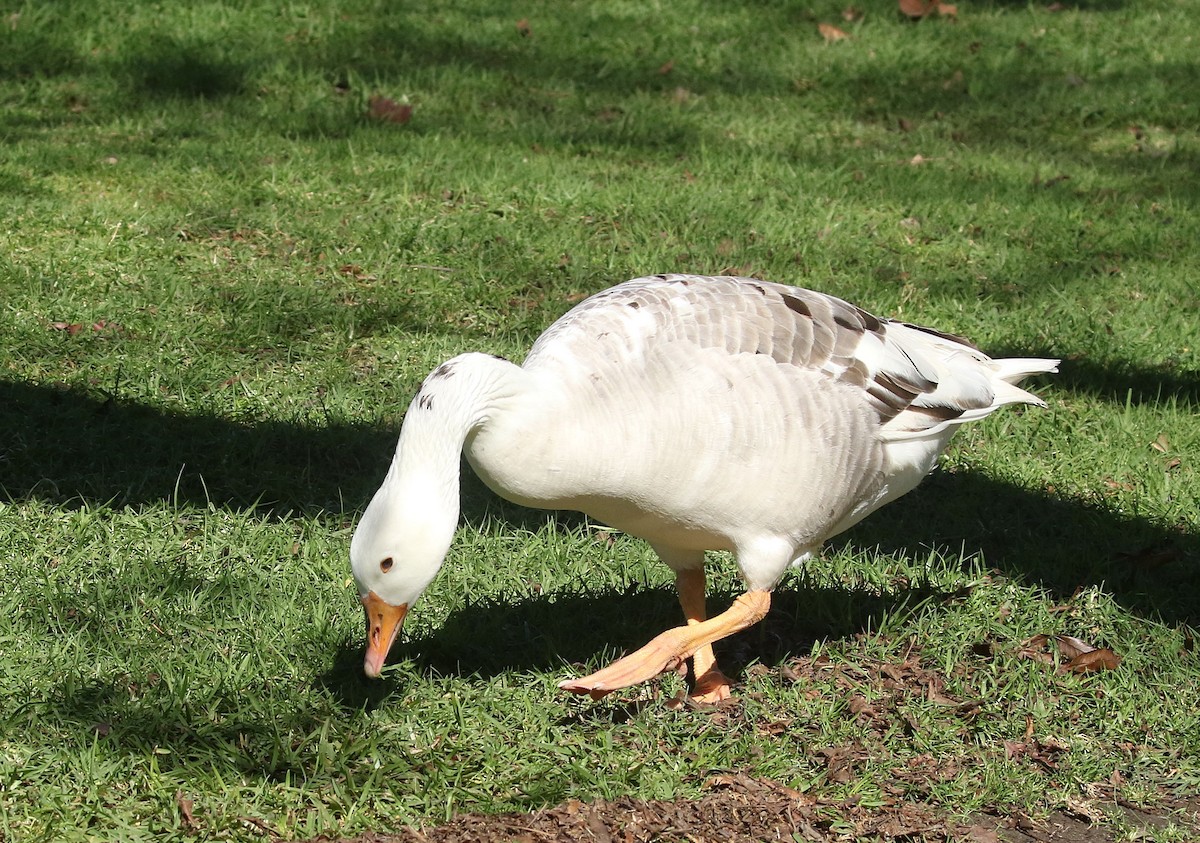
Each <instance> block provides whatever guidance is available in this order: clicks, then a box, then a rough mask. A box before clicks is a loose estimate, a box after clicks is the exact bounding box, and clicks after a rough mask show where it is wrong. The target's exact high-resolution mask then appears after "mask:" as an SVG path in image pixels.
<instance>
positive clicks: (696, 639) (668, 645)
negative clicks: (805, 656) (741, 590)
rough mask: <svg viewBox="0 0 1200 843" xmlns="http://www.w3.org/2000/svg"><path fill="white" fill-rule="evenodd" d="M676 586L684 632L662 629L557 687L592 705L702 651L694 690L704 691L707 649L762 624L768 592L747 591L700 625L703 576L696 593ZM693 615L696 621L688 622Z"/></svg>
mask: <svg viewBox="0 0 1200 843" xmlns="http://www.w3.org/2000/svg"><path fill="white" fill-rule="evenodd" d="M681 580H682V581H681V590H680V596H679V600H680V603H681V604H683V607H684V611H685V613H687V614H688V625H687V626H677V627H675V628H674V629H668V630H667V631H666V632H664V633H662V634H661V635H658V636H657V637H655V638H654V640H652V641H651V642H650V643H649V644H647V645H646V646H645V647H642V648H641V649H640V650H638V651H636V652H633V653H630V654H629V655H628V656H625V657H624V658H622V659H618V660H617V661H615V662H613V663H612V664H610V665H609V666H608V667H606V668H604V669H603V670H599V671H597V672H596V673H593V674H591V675H590V676H584V677H581V678H579V679H568V680H566V681H564V682H560V683H559V685H558V687H560V688H562V689H563V690H565V691H571V692H573V693H576V694H590V695H591V697H592V699H599V698H600V697H602V696H604V695H605V694H607V693H609V692H611V691H616V690H618V689H620V688H628V687H629V686H630V685H636V684H638V683H639V682H645V681H646V680H647V679H653V678H654V677H655V676H658V674H660V673H662V672H663V671H665V670H672V669H674V668H676V667H678V666H679V665H680V664H682V663H683V661H684V660H685V659H688V658H691V657H692V656H693V655H694V654H698V653H700V651H701V650H702V649H703V650H705V651H706V653H705V654H704V655H701V657H700V658H701V664H700V665H699V667H698V668H697V670H696V672H697V688H696V690H697V691H704V690H705V689H702V688H701V687H700V684H701V681H702V680H704V677H705V676H706V675H707V674H709V673H710V672H711V670H712V669H713V666H714V662H715V659H713V656H712V643H713V642H714V641H719V640H721V639H722V638H726V637H728V636H730V635H733V634H734V633H735V632H739V631H741V630H743V629H745V628H746V627H748V626H753V625H754V624H756V623H758V622H759V621H760V620H762V619H763V617H765V616H766V614H767V611H768V610H769V609H770V608H771V592H769V591H747V592H746V593H745V594H743V595H742V596H741V597H739V598H738V599H737V600H735V601H733V605H732V606H730V607H729V608H728V609H726V610H725V611H724V612H722V613H721V614H719V615H717V616H716V617H715V618H710V619H708V620H700V618H702V617H703V616H704V609H703V607H704V584H703V573H701V576H700V580H699V585H700V588H699V589H696V582H695V580H694V578H692V577H688V576H684V577H682V578H681ZM684 592H687V594H688V596H687V597H684ZM697 592H698V593H699V598H700V599H699V607H700V608H699V611H698V612H697V609H696V605H697V604H696V595H697ZM685 601H686V602H685ZM693 615H696V617H695V620H694V621H693ZM693 667H694V668H696V667H697V666H696V665H695V663H693ZM718 672H719V671H718ZM721 678H722V679H723V678H724V677H721ZM708 681H709V682H715V684H716V685H719V684H720V680H719V679H712V680H708ZM726 683H727V681H726Z"/></svg>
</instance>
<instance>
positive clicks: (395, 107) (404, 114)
mask: <svg viewBox="0 0 1200 843" xmlns="http://www.w3.org/2000/svg"><path fill="white" fill-rule="evenodd" d="M412 112H413V107H412V106H411V105H409V104H408V103H406V102H396V101H395V100H393V99H390V98H389V97H385V96H383V95H381V94H375V95H374V96H373V97H371V98H370V99H369V100H367V113H368V114H369V115H370V116H371V117H373V118H374V119H376V120H382V121H383V122H385V123H399V124H401V125H403V124H405V123H407V122H408V121H409V120H411V119H412Z"/></svg>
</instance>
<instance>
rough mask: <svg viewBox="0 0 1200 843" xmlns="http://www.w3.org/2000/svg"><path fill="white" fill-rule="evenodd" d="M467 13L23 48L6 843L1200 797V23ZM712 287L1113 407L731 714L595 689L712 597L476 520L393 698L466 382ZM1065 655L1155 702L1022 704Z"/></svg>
mask: <svg viewBox="0 0 1200 843" xmlns="http://www.w3.org/2000/svg"><path fill="white" fill-rule="evenodd" d="M418 5H420V6H421V7H420V8H418V7H415V6H414V7H412V8H409V7H410V6H412V4H396V3H386V2H371V0H347V1H346V2H342V3H338V4H334V3H331V2H320V0H311V2H294V3H292V2H289V3H283V4H279V3H260V2H253V0H248V2H242V3H227V4H222V3H217V2H200V1H198V2H189V3H179V4H167V3H164V4H130V3H119V2H115V0H98V2H93V3H33V2H28V3H24V4H22V3H19V2H8V3H3V4H0V144H2V146H0V577H2V578H3V586H0V609H2V610H0V840H3V841H9V840H14V841H15V840H30V841H38V840H46V841H49V840H54V841H76V840H79V841H82V840H108V839H121V840H154V841H171V840H185V839H186V840H191V839H197V838H200V839H235V840H255V839H261V838H262V837H264V836H265V835H272V834H273V835H279V836H282V837H284V838H291V837H305V836H310V835H315V834H318V833H328V834H347V835H350V834H360V833H362V832H364V831H366V830H370V829H375V830H384V831H386V830H388V829H396V828H399V827H401V826H404V825H408V824H417V823H434V822H437V821H439V820H442V819H445V818H448V817H450V816H452V815H454V814H456V813H460V812H466V811H482V812H498V811H507V810H528V809H533V808H538V807H542V806H546V805H552V804H555V803H557V802H560V801H562V800H564V799H568V798H578V799H582V800H586V799H589V798H594V797H606V798H612V797H615V796H620V795H625V794H632V795H635V796H638V797H641V798H663V797H672V796H676V795H682V796H689V795H697V794H699V793H701V792H702V790H703V788H704V784H705V782H706V780H708V779H709V778H710V777H711V776H713V775H714V774H717V773H722V772H729V771H737V772H745V773H748V774H750V775H753V776H759V777H767V778H772V779H775V780H777V781H779V782H781V783H783V784H785V785H786V786H788V787H792V788H795V789H797V790H802V791H805V792H808V793H813V794H817V795H821V796H824V797H829V798H831V799H833V798H843V797H848V796H854V797H857V798H858V799H859V800H860V803H861V804H867V805H869V804H872V800H874V802H875V803H879V804H882V803H884V802H886V801H887V800H895V799H906V800H919V801H923V802H927V803H930V804H932V805H934V806H937V807H938V808H939V809H940V810H942V811H944V812H945V813H946V814H947V815H950V816H955V817H965V816H968V815H972V814H978V813H981V812H990V813H992V814H995V815H996V816H998V817H1004V816H1007V815H1009V814H1010V813H1024V814H1028V815H1031V816H1034V817H1037V816H1039V815H1041V814H1044V813H1045V812H1047V811H1051V810H1055V809H1057V808H1060V807H1062V806H1064V805H1076V806H1078V804H1080V801H1081V800H1082V801H1083V802H1086V803H1088V804H1096V805H1102V804H1106V803H1107V802H1110V801H1111V800H1112V799H1113V798H1116V797H1119V798H1120V799H1123V800H1127V801H1129V802H1131V803H1135V804H1147V805H1151V806H1154V805H1160V804H1169V801H1170V799H1171V798H1172V797H1173V796H1179V795H1186V794H1191V793H1195V792H1196V791H1197V790H1200V715H1198V714H1197V712H1198V711H1200V654H1197V652H1196V650H1195V633H1194V632H1193V631H1192V629H1193V627H1194V626H1195V625H1196V624H1197V621H1198V619H1200V576H1198V574H1200V539H1198V533H1197V513H1198V512H1200V418H1198V417H1197V404H1198V402H1200V337H1198V335H1197V324H1198V323H1200V281H1198V280H1197V275H1196V268H1195V264H1196V260H1195V258H1196V244H1197V243H1198V242H1200V178H1198V177H1197V174H1198V173H1200V98H1198V97H1197V96H1196V92H1197V91H1200V65H1197V63H1196V61H1195V54H1196V50H1197V49H1198V46H1200V45H1198V44H1197V35H1196V33H1197V32H1200V7H1198V6H1197V5H1196V4H1194V3H1191V2H1186V0H1146V2H1140V3H1133V2H1122V0H1096V2H1083V3H1081V4H1080V5H1078V6H1074V5H1070V4H1068V5H1067V6H1066V8H1061V10H1059V11H1054V10H1052V9H1049V8H1046V6H1045V4H1042V3H1038V4H1034V5H1026V4H1025V3H1011V2H1003V0H995V2H991V3H980V4H968V3H965V2H964V3H959V4H958V14H957V17H956V18H953V19H951V18H946V17H941V18H931V19H927V20H923V21H920V22H911V21H908V20H906V19H903V18H901V17H900V16H899V15H898V14H897V13H896V11H895V9H894V6H893V5H892V4H889V3H886V2H885V3H872V4H859V5H860V9H861V11H862V14H861V16H856V15H850V16H849V17H850V18H853V19H852V20H846V19H844V18H843V14H842V12H843V9H844V5H843V4H842V3H830V2H825V0H818V2H815V3H812V4H807V5H806V4H794V3H784V2H762V3H734V2H728V1H727V0H724V1H722V2H711V3H700V2H695V0H664V2H658V3H633V2H624V0H617V2H609V3H582V2H555V3H550V2H537V0H534V2H527V3H506V2H501V0H496V1H495V2H486V0H451V2H445V3H438V4H418ZM1055 5H1056V7H1057V6H1058V4H1055ZM522 22H523V23H522ZM818 23H831V24H834V25H836V26H838V27H841V28H842V29H843V30H844V31H845V32H846V33H847V34H848V35H849V38H847V39H843V40H839V41H836V42H833V43H826V41H825V40H824V39H823V38H822V37H821V35H820V34H819V32H818V29H817V24H818ZM374 95H380V96H385V97H388V98H390V99H392V100H394V101H396V102H405V103H409V104H411V105H412V107H413V112H412V117H411V120H410V121H409V122H407V123H398V122H387V121H381V120H373V119H371V118H370V117H368V101H369V98H370V97H372V96H374ZM662 271H695V272H711V273H716V272H736V273H741V274H755V275H757V276H759V277H763V278H768V279H770V280H774V281H780V282H785V283H793V284H798V285H803V286H810V287H814V288H816V289H820V290H824V291H827V292H830V293H834V294H836V295H839V296H842V297H844V298H847V299H850V300H851V301H854V302H856V303H858V304H861V305H862V306H864V307H865V308H867V309H868V310H871V311H873V312H875V313H879V314H881V315H892V316H899V317H902V318H905V319H910V320H913V321H917V322H921V323H925V324H930V325H933V326H937V327H940V328H942V329H945V330H949V331H952V332H955V333H960V334H963V335H966V336H968V337H971V338H972V339H973V340H974V341H975V342H976V343H978V344H979V345H980V346H981V347H983V348H984V349H985V350H988V351H989V352H991V353H993V354H1009V355H1027V356H1054V357H1061V358H1063V361H1064V362H1063V365H1062V370H1061V373H1060V374H1059V375H1057V376H1054V377H1052V378H1047V379H1043V380H1041V381H1040V382H1039V383H1037V384H1036V385H1035V387H1034V388H1035V390H1036V391H1037V392H1038V393H1039V394H1041V395H1042V396H1043V397H1044V398H1045V399H1046V400H1047V401H1048V402H1049V404H1050V408H1049V409H1048V410H1037V409H1032V408H1031V409H1028V410H1025V411H1023V410H1006V411H1004V412H1001V413H997V414H995V415H994V416H992V417H990V418H989V419H987V420H986V421H984V422H982V423H979V424H976V425H973V426H970V427H969V428H968V429H965V430H963V431H962V432H961V433H960V435H959V437H958V438H957V439H956V440H955V444H954V445H953V446H952V448H951V450H950V452H949V453H948V455H947V457H946V458H945V459H944V461H943V467H942V470H941V471H940V472H939V473H937V474H935V475H934V476H933V477H931V478H930V479H929V480H928V481H927V483H926V484H925V485H924V486H922V487H921V488H920V489H918V490H917V491H916V492H914V493H912V494H911V495H910V496H908V497H906V498H904V499H903V500H902V501H900V502H899V503H897V504H894V505H892V506H891V507H889V508H887V509H885V510H884V511H883V512H880V513H878V514H877V515H875V516H873V517H872V518H871V519H869V520H868V521H866V522H865V523H863V524H862V525H860V526H859V527H857V528H855V529H854V530H853V531H852V532H851V533H850V534H848V535H846V536H844V537H840V538H839V539H838V540H836V541H835V542H834V543H833V544H832V545H831V546H830V547H829V548H828V549H827V551H826V553H825V554H824V555H823V556H822V558H820V559H818V560H815V561H814V562H813V563H812V564H811V565H810V566H809V567H808V568H807V569H806V570H804V571H803V572H798V573H795V574H792V575H789V577H788V578H787V579H785V580H784V582H783V583H782V584H781V586H780V591H779V595H778V597H777V600H776V606H775V609H774V611H773V613H772V615H771V617H770V618H769V620H768V621H767V622H765V623H764V624H762V625H761V626H760V627H757V628H755V629H752V630H750V631H748V632H747V633H745V634H743V635H741V636H738V637H736V638H735V639H733V640H731V641H728V642H726V643H725V644H724V646H723V649H722V648H718V653H719V654H720V655H721V656H722V657H723V659H724V660H725V662H728V663H729V664H730V665H731V666H733V667H735V668H736V673H737V676H738V680H739V681H738V686H737V693H738V703H737V704H736V705H734V706H732V707H728V708H722V709H720V710H718V711H715V712H714V711H704V710H693V709H689V708H684V709H683V710H680V711H672V710H670V709H668V708H667V707H666V706H664V705H663V704H662V703H663V701H664V700H665V699H666V697H667V696H668V695H669V694H671V693H673V692H674V691H675V690H676V689H677V688H678V687H679V683H678V681H677V680H676V679H675V678H673V677H671V678H667V679H664V680H661V681H659V682H657V683H654V684H652V685H649V686H646V687H644V688H635V689H632V690H631V691H629V692H627V693H623V694H618V695H615V696H614V697H612V698H608V699H606V700H604V701H601V702H599V703H592V702H590V701H587V700H579V699H576V698H573V697H571V698H569V697H567V696H565V695H564V694H562V693H561V692H559V691H557V689H556V688H555V685H556V682H557V681H558V680H559V679H561V678H564V677H565V676H567V675H571V674H573V673H575V672H576V671H578V670H580V669H590V668H594V667H596V666H598V665H600V664H601V663H602V662H604V661H605V660H607V659H610V658H612V657H613V656H615V655H616V654H618V653H619V652H621V651H622V650H628V649H631V648H633V647H636V646H639V645H640V644H642V643H644V642H645V641H646V640H648V638H649V637H651V636H652V635H653V634H655V633H657V632H659V631H661V630H662V629H664V628H666V627H667V626H669V625H674V624H675V623H678V619H679V612H678V608H677V606H676V603H675V598H674V593H673V590H672V589H671V588H670V586H671V578H670V577H669V576H668V572H667V571H666V570H665V569H664V568H662V567H661V566H660V565H658V563H656V562H654V561H653V555H652V553H651V552H650V551H649V549H648V548H647V547H646V546H645V545H644V544H642V543H641V542H639V541H637V540H634V539H631V538H628V537H625V536H621V535H612V534H609V533H607V532H604V531H602V530H600V529H598V528H597V525H593V524H589V523H587V522H586V521H584V520H582V519H580V518H577V517H574V516H571V515H568V514H563V515H561V516H555V515H553V514H547V513H539V512H531V511H528V510H522V509H520V508H517V507H514V506H512V505H508V504H505V503H504V502H502V501H499V500H497V499H496V498H494V497H493V496H491V495H490V494H489V493H487V492H486V491H485V490H484V489H483V488H482V486H481V485H480V484H479V483H478V481H476V480H474V478H472V477H468V478H467V479H466V480H465V483H466V485H465V489H464V505H463V524H462V527H461V530H460V533H459V536H458V540H457V542H456V544H455V547H454V549H453V550H452V553H451V557H450V559H449V560H448V562H447V565H446V567H445V569H444V570H443V573H442V574H441V576H440V578H439V579H438V580H437V581H435V583H434V584H433V586H432V587H431V588H430V590H429V592H427V594H426V596H425V598H424V599H423V600H422V602H421V603H420V604H419V606H418V607H417V609H416V610H415V612H414V613H413V614H412V615H411V616H410V619H409V622H408V624H407V626H406V637H405V640H404V641H403V642H402V643H401V644H400V645H399V646H398V647H397V648H396V649H397V652H396V653H395V654H394V656H393V663H394V665H395V666H394V667H393V668H391V669H390V670H389V671H388V673H387V674H386V676H385V678H384V680H382V681H379V682H375V683H370V682H368V681H367V680H365V679H364V678H362V676H361V652H362V649H361V648H362V641H361V639H362V630H361V629H360V627H361V625H362V615H361V609H360V608H359V605H358V603H357V601H356V599H355V591H354V587H353V584H352V582H351V580H350V574H349V565H348V559H347V553H348V546H349V540H350V535H351V532H352V529H353V525H354V523H355V521H356V519H357V516H358V514H359V513H360V512H361V511H362V509H363V507H364V506H365V504H366V502H367V500H368V499H369V497H370V495H371V494H372V492H373V491H374V488H375V486H376V485H377V484H378V482H379V481H380V479H381V478H382V475H383V472H384V470H385V468H386V465H387V461H388V459H389V456H390V453H391V450H392V448H393V446H394V439H395V435H396V433H397V432H398V430H399V422H400V419H401V417H402V414H403V411H404V408H405V407H406V405H407V403H408V400H409V398H410V397H411V395H412V393H413V391H414V390H415V388H416V386H417V384H419V382H420V380H421V379H422V377H423V376H424V375H425V374H426V373H427V372H428V371H429V369H430V368H432V367H433V366H434V365H436V364H437V363H438V362H440V361H441V360H443V359H445V358H447V357H449V356H451V355H453V354H456V353H458V352H460V351H464V350H468V349H473V350H481V351H488V352H493V353H496V354H502V355H505V356H508V357H512V358H517V359H519V358H520V357H521V356H522V354H523V352H524V350H525V349H527V348H528V346H529V345H530V343H531V342H532V341H533V339H534V338H535V337H536V336H537V335H538V333H540V331H541V330H542V329H544V328H545V327H546V326H547V325H548V324H549V323H550V322H551V321H553V319H555V318H556V317H557V316H559V315H560V314H562V313H563V312H565V311H566V310H567V309H568V308H569V307H570V306H571V305H572V304H573V303H575V302H577V301H579V300H580V299H581V298H582V297H583V296H585V295H586V294H589V293H592V292H595V291H597V290H599V289H602V288H603V287H606V286H608V285H610V284H612V283H616V282H618V281H621V280H624V279H626V278H629V277H633V276H637V275H644V274H650V273H655V272H662ZM714 582H715V588H716V595H715V596H714V605H717V604H718V603H720V602H721V601H728V600H729V599H731V598H732V597H733V596H734V595H735V594H736V593H737V587H738V586H737V583H736V581H735V578H734V575H733V572H732V565H731V564H728V563H727V564H724V565H721V566H719V569H718V572H717V573H716V574H715V576H714ZM1039 633H1047V634H1068V635H1074V636H1077V637H1079V638H1082V639H1084V640H1086V641H1089V642H1091V643H1093V644H1096V645H1104V646H1109V647H1111V648H1112V649H1113V650H1114V651H1115V652H1116V653H1117V654H1119V655H1120V656H1121V657H1122V659H1123V660H1122V662H1121V664H1120V666H1119V667H1118V668H1117V669H1116V670H1110V671H1103V672H1098V673H1093V674H1086V675H1076V674H1072V673H1065V672H1058V671H1056V670H1055V669H1054V668H1053V667H1052V666H1049V665H1046V664H1043V663H1041V662H1038V661H1035V660H1030V659H1025V658H1020V657H1019V656H1018V655H1017V654H1018V651H1019V650H1020V649H1021V644H1022V642H1023V641H1024V640H1025V639H1027V638H1029V637H1030V636H1033V635H1035V634H1039ZM904 665H908V667H903V666H904ZM585 666H586V668H585ZM889 671H890V673H889ZM904 671H908V672H907V673H904ZM914 671H915V673H914ZM897 673H900V674H903V675H901V676H900V678H899V679H897V678H896V677H895V676H892V679H893V684H892V685H888V684H887V681H886V680H887V679H888V677H889V675H892V674H897ZM914 676H915V677H917V679H919V681H917V680H916V679H914ZM914 682H917V685H914ZM920 682H926V683H929V682H933V683H935V684H936V685H937V693H934V692H933V691H932V690H931V691H929V692H928V693H916V692H912V688H913V687H918V686H919V684H920ZM929 687H931V688H932V687H933V686H932V685H930V686H929ZM918 689H919V688H918ZM856 700H857V701H856ZM947 700H951V701H953V702H954V703H961V704H951V703H947ZM864 705H865V706H866V707H865V708H864ZM876 715H877V716H876ZM1005 742H1008V746H1007V747H1006V743H1005ZM830 753H833V755H831V754H830ZM838 753H840V755H838ZM833 757H838V758H841V759H849V761H848V763H849V764H850V766H849V767H848V768H847V767H846V766H845V765H844V764H843V765H842V766H840V767H838V768H837V769H835V766H837V765H834V764H832V763H831V758H833ZM930 759H933V760H934V761H935V762H936V764H934V767H933V768H931V766H930V765H931V763H933V762H931V761H930ZM934 768H936V769H934ZM847 769H849V770H850V774H846V772H845V771H846V770H847ZM1097 810H1101V809H1099V808H1098V809H1097ZM1111 822H1112V823H1114V824H1116V827H1117V831H1118V832H1119V831H1120V830H1121V829H1120V828H1119V822H1120V821H1119V820H1116V819H1114V820H1111ZM1155 835H1156V836H1155V837H1154V839H1159V840H1180V841H1182V840H1186V839H1190V834H1187V833H1185V832H1183V831H1180V830H1178V829H1174V828H1172V827H1170V826H1168V827H1166V828H1165V829H1163V830H1159V831H1157V832H1155Z"/></svg>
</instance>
